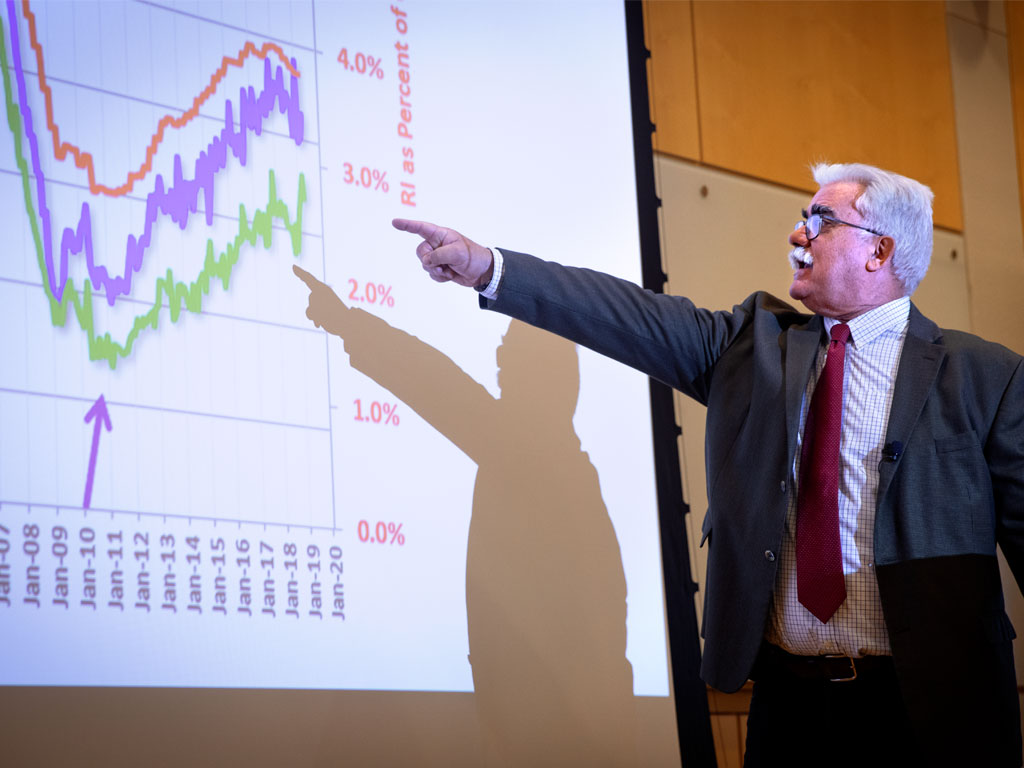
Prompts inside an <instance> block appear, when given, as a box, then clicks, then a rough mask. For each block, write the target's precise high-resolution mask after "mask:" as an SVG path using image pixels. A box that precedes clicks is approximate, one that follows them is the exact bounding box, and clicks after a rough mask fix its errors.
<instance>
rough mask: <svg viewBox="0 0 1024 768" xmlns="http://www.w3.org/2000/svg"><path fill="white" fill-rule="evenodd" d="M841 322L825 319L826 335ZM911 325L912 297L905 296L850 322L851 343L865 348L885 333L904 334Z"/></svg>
mask: <svg viewBox="0 0 1024 768" xmlns="http://www.w3.org/2000/svg"><path fill="white" fill-rule="evenodd" d="M838 322H840V321H839V320H836V319H835V318H832V317H826V318H825V331H826V334H828V333H831V332H832V326H833V325H835V324H837V323H838ZM909 323H910V297H909V296H903V297H901V298H899V299H895V300H894V301H890V302H888V303H886V304H883V305H882V306H880V307H875V308H874V309H872V310H870V311H868V312H865V313H864V314H863V315H858V316H857V317H855V318H853V319H852V320H850V321H849V322H848V323H847V325H849V326H850V341H849V342H848V343H851V344H853V345H854V347H855V348H861V347H865V346H867V345H868V344H870V343H871V342H873V341H874V340H875V339H877V338H878V337H879V336H881V335H882V334H883V333H885V332H887V331H888V332H891V333H903V332H905V331H906V330H907V325H908V324H909Z"/></svg>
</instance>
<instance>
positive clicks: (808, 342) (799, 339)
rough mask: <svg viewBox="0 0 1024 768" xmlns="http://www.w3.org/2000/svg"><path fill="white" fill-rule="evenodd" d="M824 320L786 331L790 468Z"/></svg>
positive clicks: (787, 431) (814, 320) (812, 320)
mask: <svg viewBox="0 0 1024 768" xmlns="http://www.w3.org/2000/svg"><path fill="white" fill-rule="evenodd" d="M824 327H825V324H824V321H823V320H822V319H821V318H820V317H818V316H814V317H812V318H811V319H810V320H808V322H807V325H806V326H804V327H797V326H790V328H789V329H788V330H787V331H786V335H785V337H784V339H785V349H784V350H783V351H784V354H785V357H786V433H787V452H786V456H787V457H788V460H789V466H792V465H793V455H794V453H795V451H796V437H797V433H798V432H799V431H800V404H801V403H802V402H803V396H804V392H805V391H806V389H807V378H808V377H809V376H810V375H811V369H812V367H813V366H814V360H815V358H816V357H817V355H818V347H819V346H820V344H821V339H822V329H823V328H824Z"/></svg>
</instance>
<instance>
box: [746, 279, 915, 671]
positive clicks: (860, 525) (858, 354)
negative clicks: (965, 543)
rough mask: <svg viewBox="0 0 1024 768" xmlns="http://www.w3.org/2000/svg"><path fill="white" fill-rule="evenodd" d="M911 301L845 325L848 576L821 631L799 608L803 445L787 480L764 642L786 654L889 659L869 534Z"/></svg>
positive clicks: (843, 507)
mask: <svg viewBox="0 0 1024 768" xmlns="http://www.w3.org/2000/svg"><path fill="white" fill-rule="evenodd" d="M909 319H910V299H909V298H908V297H904V298H902V299H897V300H896V301H891V302H889V303H888V304H883V305H882V306H880V307H876V308H875V309H873V310H871V311H870V312H866V313H865V314H863V315H860V316H859V317H855V318H854V319H853V320H850V321H849V323H848V325H849V326H850V340H849V342H847V344H846V366H845V370H844V372H843V417H842V419H843V421H842V436H841V438H840V446H839V458H840V464H841V471H840V476H839V539H840V543H841V545H842V550H843V573H844V574H845V576H846V601H845V602H844V603H843V604H842V605H841V606H839V610H838V611H836V613H835V615H833V616H832V618H831V619H829V620H828V622H827V623H825V624H822V623H821V622H820V621H818V619H816V618H815V617H814V616H813V615H812V614H811V613H810V611H808V610H807V609H806V608H804V606H802V605H801V604H800V601H799V599H798V598H797V587H796V497H797V480H796V478H798V477H800V443H798V444H797V449H796V458H795V460H794V462H793V468H792V475H791V476H790V485H789V487H790V495H789V510H788V512H787V514H786V529H785V533H784V536H783V540H782V552H781V554H780V557H779V571H778V575H777V577H776V582H775V598H774V602H773V605H772V615H771V620H770V622H769V625H768V630H767V633H766V638H767V639H768V641H769V642H771V643H774V644H775V645H778V646H780V647H782V648H784V649H785V650H787V651H789V652H790V653H795V654H801V655H818V654H825V653H841V654H846V655H849V656H865V655H890V654H891V653H892V650H891V649H890V647H889V637H888V635H887V634H886V630H885V619H884V618H883V616H882V605H881V601H880V600H879V597H878V582H877V580H876V578H875V562H874V551H875V549H874V527H875V503H876V498H877V495H878V464H879V462H880V461H881V460H882V449H883V446H884V445H885V433H886V427H887V425H888V423H889V409H890V408H891V407H892V396H893V389H894V385H895V383H896V370H897V368H898V366H899V362H900V354H901V353H902V351H903V342H904V340H905V339H906V337H907V326H908V324H909ZM837 322H839V321H838V320H832V319H830V318H826V319H825V331H826V333H825V336H824V337H823V340H822V344H821V347H820V348H819V352H818V360H817V365H816V372H815V375H814V376H812V377H810V380H809V381H808V382H807V388H806V390H805V391H804V399H803V405H802V406H801V409H800V434H799V439H800V441H801V442H802V440H803V431H804V422H805V420H806V418H807V407H808V404H809V403H810V402H811V394H812V393H813V392H814V386H815V384H816V383H817V380H818V377H819V376H820V375H821V371H822V369H823V368H824V367H825V357H826V353H827V350H828V344H827V341H825V340H826V339H827V338H828V332H829V331H831V330H832V326H833V325H835V324H836V323H837Z"/></svg>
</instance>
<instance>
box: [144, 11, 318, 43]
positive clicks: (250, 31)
mask: <svg viewBox="0 0 1024 768" xmlns="http://www.w3.org/2000/svg"><path fill="white" fill-rule="evenodd" d="M135 2H136V3H138V4H139V5H148V6H149V7H151V8H157V9H159V10H161V11H167V12H168V13H176V14H178V15H179V16H187V17H188V18H190V19H195V20H196V21H203V22H206V23H207V24H213V25H214V26H217V27H224V28H225V29H231V30H234V31H235V32H244V33H245V34H247V35H253V36H254V37H261V38H263V39H264V40H270V41H272V42H275V43H282V44H284V45H287V46H290V47H292V48H298V49H300V50H303V51H310V52H311V53H320V51H318V50H316V29H315V28H314V30H313V47H312V48H310V47H309V46H308V45H303V44H302V43H296V42H294V41H292V40H285V39H284V38H282V37H271V36H270V35H267V34H264V33H262V32H257V31H256V30H254V29H246V28H245V27H239V26H236V25H234V24H228V23H227V22H226V21H219V20H217V19H211V18H209V17H208V16H200V15H199V14H198V13H191V12H189V11H183V10H181V9H180V8H171V7H169V6H166V5H162V4H161V3H154V2H153V1H152V0H135Z"/></svg>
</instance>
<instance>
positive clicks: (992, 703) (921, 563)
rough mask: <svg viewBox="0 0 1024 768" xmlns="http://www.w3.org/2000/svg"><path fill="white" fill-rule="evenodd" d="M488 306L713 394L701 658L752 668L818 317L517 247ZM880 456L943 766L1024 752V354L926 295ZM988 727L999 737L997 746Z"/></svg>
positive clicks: (901, 588)
mask: <svg viewBox="0 0 1024 768" xmlns="http://www.w3.org/2000/svg"><path fill="white" fill-rule="evenodd" d="M502 252H503V254H505V257H506V271H505V274H504V276H503V278H502V283H501V287H500V291H499V295H498V298H497V299H495V300H493V301H489V300H487V299H481V306H484V307H485V308H489V309H493V310H496V311H498V312H502V313H505V314H508V315H511V316H513V317H516V318H519V319H520V320H523V321H525V322H528V323H531V324H533V325H537V326H540V327H542V328H546V329H547V330H550V331H553V332H554V333H557V334H560V335H562V336H565V337H567V338H569V339H572V340H573V341H575V342H577V343H580V344H583V345H584V346H587V347H589V348H591V349H594V350H596V351H597V352H600V353H602V354H605V355H608V356H609V357H612V358H615V359H616V360H620V361H621V362H623V363H625V364H627V365H630V366H633V367H634V368H638V369H639V370H641V371H643V372H644V373H647V374H648V375H650V376H652V377H653V378H655V379H657V380H659V381H662V382H664V383H665V384H668V385H669V386H671V387H674V388H676V389H679V390H681V391H682V392H684V393H685V394H687V395H689V396H691V397H693V398H695V399H696V400H698V401H699V402H701V403H703V404H705V405H706V406H707V409H708V410H707V437H706V445H705V462H706V470H707V490H708V505H709V508H708V512H707V517H706V518H705V522H704V529H703V538H704V539H705V540H706V541H707V542H708V546H709V552H708V570H707V583H706V591H705V604H704V605H705V607H704V622H703V629H702V631H703V634H704V636H705V638H706V643H705V649H704V658H703V662H702V667H701V674H702V676H703V677H704V679H705V680H706V681H707V682H708V683H709V684H711V685H712V686H714V687H716V688H720V689H722V690H725V691H733V690H736V689H737V688H739V687H740V686H741V685H743V683H744V682H745V681H746V680H747V678H748V676H749V674H750V671H751V668H752V667H753V664H754V659H755V657H756V655H757V651H758V648H759V646H760V644H761V640H762V636H763V634H764V630H765V625H766V622H767V620H768V615H769V610H770V607H771V601H772V593H773V588H774V583H775V576H776V571H777V569H778V562H777V560H776V559H775V558H774V556H768V553H775V552H778V551H779V550H780V549H781V545H782V536H783V526H784V521H785V516H786V509H787V495H788V493H789V492H790V489H789V488H788V482H789V477H790V470H791V468H792V466H793V458H794V452H795V450H796V438H797V430H798V428H799V415H800V404H801V398H802V396H803V392H804V388H805V386H806V384H807V379H808V376H809V375H810V374H811V371H812V368H813V366H814V361H815V357H816V355H817V351H818V347H819V344H820V343H821V340H822V338H823V325H824V324H823V321H822V319H821V318H820V317H816V316H813V315H807V314H803V313H800V312H797V311H796V310H795V309H793V308H792V307H790V306H789V305H787V304H785V303H783V302H781V301H779V300H778V299H776V298H774V297H773V296H770V295H768V294H765V293H755V294H753V295H752V296H750V297H749V298H747V299H746V300H745V301H744V302H743V303H742V304H739V305H737V306H736V307H734V308H733V310H732V311H731V312H711V311H708V310H704V309H698V308H697V307H695V306H694V305H693V303H692V302H690V301H689V300H687V299H685V298H682V297H678V296H666V295H663V294H655V293H652V292H650V291H644V290H642V289H640V288H638V287H637V286H635V285H633V284H632V283H629V282H626V281H623V280H618V279H616V278H613V277H609V276H607V275H603V274H600V273H597V272H593V271H591V270H585V269H574V268H568V267H562V266H559V265H556V264H551V263H548V262H543V261H540V260H538V259H535V258H533V257H532V256H526V255H524V254H518V253H514V252H511V251H505V250H504V249H503V250H502ZM895 441H899V442H900V443H902V445H903V450H902V453H901V455H900V456H899V457H898V458H897V459H896V460H895V461H883V462H882V463H881V465H880V467H879V471H880V485H879V490H878V499H877V510H876V518H875V564H876V574H877V577H878V587H879V592H880V595H881V601H882V608H883V612H884V614H885V620H886V626H887V629H888V633H889V637H890V640H891V643H892V651H893V659H894V661H895V664H896V669H897V673H898V676H899V679H900V684H901V690H902V691H903V694H904V698H905V700H906V703H907V706H908V708H909V710H910V713H911V718H912V720H913V721H914V723H915V728H916V729H917V732H918V736H919V738H920V740H921V741H922V743H926V744H929V745H930V746H931V747H933V748H934V749H935V754H936V756H939V757H941V762H942V763H943V764H948V763H950V762H955V761H956V760H959V759H960V757H959V756H960V755H963V757H964V758H965V759H973V760H975V761H976V760H977V758H978V756H979V754H988V753H989V750H990V751H991V755H992V758H993V761H992V763H991V764H993V765H994V764H1006V765H1019V764H1020V747H1021V739H1020V726H1019V715H1018V704H1017V689H1016V678H1015V674H1014V669H1013V655H1012V649H1011V642H1010V641H1011V640H1012V638H1013V637H1014V633H1013V627H1012V626H1011V625H1010V622H1009V619H1008V618H1007V616H1006V614H1005V612H1004V609H1003V595H1002V590H1001V586H1000V582H999V570H998V564H997V561H996V556H995V554H996V543H997V541H998V543H999V544H1000V545H1001V546H1002V549H1003V551H1004V553H1005V555H1006V557H1007V560H1008V561H1009V563H1010V566H1011V567H1012V569H1013V572H1014V574H1015V576H1016V578H1017V581H1018V583H1021V581H1022V577H1024V365H1022V358H1021V357H1020V356H1018V355H1016V354H1014V353H1013V352H1011V351H1010V350H1008V349H1006V348H1005V347H1002V346H1000V345H997V344H992V343H990V342H986V341H983V340H981V339H979V338H977V337H975V336H972V335H970V334H966V333H962V332H959V331H948V330H941V329H939V328H938V327H937V326H936V325H935V324H934V323H933V322H931V321H930V320H928V319H927V318H925V317H924V316H923V315H921V313H920V312H919V311H918V310H917V309H916V307H913V306H912V307H911V313H910V326H909V330H908V334H907V339H906V342H905V344H904V347H903V353H902V357H901V358H900V364H899V370H898V374H897V378H896V390H895V393H894V399H893V404H892V411H891V415H890V419H889V426H888V431H887V434H886V442H895ZM979 745H983V746H982V747H981V752H980V753H979Z"/></svg>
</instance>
